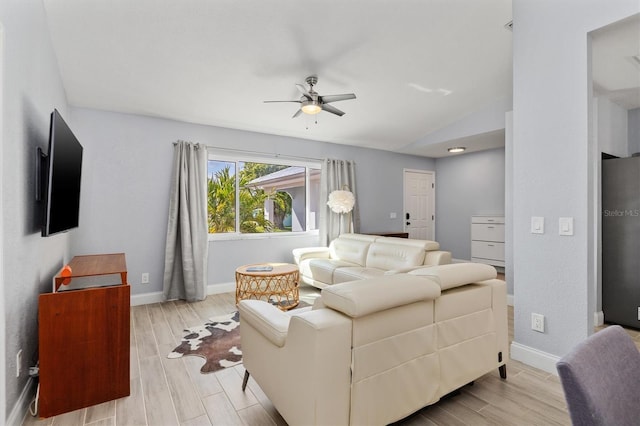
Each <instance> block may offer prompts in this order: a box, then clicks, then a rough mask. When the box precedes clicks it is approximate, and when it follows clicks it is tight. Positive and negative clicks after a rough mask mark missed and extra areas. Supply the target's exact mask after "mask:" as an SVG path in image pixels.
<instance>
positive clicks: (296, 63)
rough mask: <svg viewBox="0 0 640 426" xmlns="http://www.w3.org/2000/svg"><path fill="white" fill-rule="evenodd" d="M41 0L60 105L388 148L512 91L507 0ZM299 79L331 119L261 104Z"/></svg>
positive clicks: (282, 96) (288, 95) (281, 96)
mask: <svg viewBox="0 0 640 426" xmlns="http://www.w3.org/2000/svg"><path fill="white" fill-rule="evenodd" d="M44 4H45V8H46V13H47V18H48V22H49V28H50V32H51V37H52V41H53V47H54V50H55V52H56V54H57V57H58V62H59V65H60V71H61V74H62V80H63V84H64V87H65V90H66V93H67V97H68V100H69V103H70V104H71V105H73V106H79V107H87V108H97V109H104V110H109V111H119V112H126V113H134V114H143V115H149V116H157V117H164V118H170V119H175V120H181V121H186V122H192V123H200V124H208V125H214V126H223V127H229V128H235V129H243V130H250V131H256V132H263V133H271V134H277V135H288V136H295V137H299V138H307V139H313V140H320V141H327V142H334V143H341V144H351V145H357V146H361V147H370V148H377V149H384V150H391V151H400V150H401V149H402V148H403V147H407V146H408V145H410V144H412V143H413V142H415V141H416V140H419V139H420V138H422V137H424V136H426V135H428V134H430V133H431V132H433V131H435V130H438V129H439V128H442V127H444V126H447V125H449V124H451V123H454V122H456V121H458V120H459V119H461V118H463V117H465V116H467V115H468V114H470V113H472V112H473V111H476V110H478V109H479V108H482V107H484V106H486V105H488V104H491V103H492V102H494V101H496V100H497V99H501V98H510V97H511V86H512V83H511V81H512V79H511V68H512V67H511V56H512V55H511V38H512V33H511V32H509V31H507V30H506V29H505V28H504V25H505V24H506V23H507V22H509V21H510V20H511V0H483V1H477V0H429V1H425V0H403V1H391V0H323V1H310V0H298V1H291V0H275V1H264V0H247V1H241V0H216V1H212V0H188V1H185V0H110V1H86V0H44ZM308 75H317V76H318V80H319V81H318V84H317V85H316V90H317V91H318V92H319V93H320V94H321V95H326V94H340V93H355V94H356V96H357V99H355V100H348V101H342V102H336V103H334V104H332V105H334V106H335V107H337V108H339V109H341V110H343V111H344V112H345V113H346V114H345V115H344V116H343V117H337V116H334V115H332V114H329V113H326V112H321V113H320V114H319V115H318V116H317V119H318V124H315V123H314V118H313V117H312V116H306V115H304V114H303V115H301V116H300V117H298V118H296V119H292V118H291V116H292V115H293V114H294V112H295V111H296V108H297V107H298V104H294V103H276V104H265V103H263V101H264V100H286V99H298V98H299V96H300V95H299V93H298V91H297V90H296V88H295V83H303V84H304V80H305V78H306V77H307V76H308ZM403 152H407V151H406V150H405V151H403ZM409 153H410V152H409ZM419 155H428V151H425V150H424V149H421V150H420V153H419Z"/></svg>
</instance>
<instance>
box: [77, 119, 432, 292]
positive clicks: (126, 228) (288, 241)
mask: <svg viewBox="0 0 640 426" xmlns="http://www.w3.org/2000/svg"><path fill="white" fill-rule="evenodd" d="M72 114H73V119H74V129H73V130H74V132H75V133H76V135H77V136H78V138H79V139H80V141H81V142H82V143H83V145H84V148H85V151H84V155H85V160H84V166H83V167H84V169H83V170H84V175H83V182H82V198H81V206H80V229H79V230H78V232H77V234H76V238H74V240H73V245H72V252H73V254H81V253H101V252H107V253H108V252H125V253H126V255H127V267H128V270H129V282H130V284H131V285H132V294H133V295H141V294H145V293H153V292H160V291H162V275H163V270H164V249H165V246H164V244H165V236H166V224H167V211H168V199H169V182H170V173H171V164H172V155H173V145H172V143H173V142H174V141H176V140H178V139H183V140H188V141H192V142H199V143H203V144H205V145H209V146H216V147H223V148H235V149H241V150H255V151H257V152H267V153H278V154H283V155H294V156H303V157H308V158H324V157H330V158H343V159H347V160H355V161H356V173H357V177H356V181H357V197H358V205H359V208H360V230H361V232H368V231H381V230H388V231H400V230H402V219H401V216H402V215H401V212H402V203H403V199H402V178H403V168H413V169H423V170H434V162H433V160H431V159H427V158H422V157H414V156H408V155H401V154H392V153H390V152H386V151H379V150H370V149H362V148H356V147H348V146H343V145H336V144H329V143H323V142H316V141H309V140H302V139H293V138H287V137H280V136H272V135H265V134H260V133H252V132H245V131H239V130H231V129H224V128H218V127H210V126H201V125H195V124H188V123H182V122H176V121H171V120H164V119H158V118H150V117H142V116H135V115H127V114H116V113H109V112H102V111H95V110H89V109H73V111H72ZM382 165H384V166H382ZM390 212H398V217H397V219H389V213H390ZM317 243H318V239H317V237H312V236H297V237H291V236H289V237H271V238H269V237H265V238H258V239H250V240H232V241H212V242H211V243H210V245H209V284H210V285H211V284H226V283H229V282H233V281H234V271H235V268H236V267H237V266H238V265H241V264H245V263H252V262H263V261H265V260H272V261H291V260H292V259H291V249H293V248H295V247H304V246H309V245H317ZM266 254H267V255H266ZM143 272H149V273H150V283H149V284H148V285H147V284H145V285H142V284H140V274H141V273H143Z"/></svg>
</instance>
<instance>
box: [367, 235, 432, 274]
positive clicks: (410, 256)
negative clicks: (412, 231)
mask: <svg viewBox="0 0 640 426" xmlns="http://www.w3.org/2000/svg"><path fill="white" fill-rule="evenodd" d="M399 239H400V238H399ZM408 241H410V240H408ZM424 255H425V251H424V249H423V247H422V245H420V244H394V243H388V242H386V241H384V242H380V241H376V242H374V243H372V244H371V246H370V247H369V253H368V254H367V263H366V266H367V268H377V269H382V270H384V271H388V270H390V269H402V268H407V267H410V266H419V265H422V263H423V262H424Z"/></svg>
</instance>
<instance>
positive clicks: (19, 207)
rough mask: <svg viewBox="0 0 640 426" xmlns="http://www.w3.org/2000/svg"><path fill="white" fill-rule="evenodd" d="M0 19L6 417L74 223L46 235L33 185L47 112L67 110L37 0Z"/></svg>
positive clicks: (8, 7)
mask: <svg viewBox="0 0 640 426" xmlns="http://www.w3.org/2000/svg"><path fill="white" fill-rule="evenodd" d="M0 21H1V22H2V25H3V26H4V59H3V62H4V64H3V66H4V70H3V72H4V76H3V90H4V93H3V105H2V106H3V109H2V123H3V131H2V139H3V140H2V145H3V153H2V157H1V158H0V161H2V173H3V177H2V178H3V179H2V180H3V186H2V195H1V196H2V204H3V229H4V233H3V237H2V246H3V247H2V252H3V257H2V264H3V270H4V276H3V278H2V282H0V286H2V288H3V290H4V300H3V307H4V317H3V318H2V321H3V324H7V325H8V326H7V327H4V329H5V338H4V341H3V342H2V343H1V345H0V346H1V347H2V349H0V350H2V351H4V355H5V356H4V358H5V362H4V363H3V365H2V366H1V368H2V377H3V380H2V385H0V386H2V388H0V398H2V399H4V404H2V405H3V406H4V407H5V409H3V410H2V412H1V413H0V423H5V420H6V419H7V418H8V417H9V416H10V415H11V413H12V411H13V409H14V407H15V406H16V403H17V402H18V400H19V396H20V394H21V392H22V391H23V389H24V388H25V386H26V385H27V382H28V372H27V368H28V367H29V366H32V365H35V363H36V361H37V359H38V357H37V355H38V354H37V351H38V329H37V313H38V295H39V294H40V293H43V292H50V291H51V278H52V277H53V275H54V273H55V271H56V270H57V269H58V268H59V267H61V266H62V265H63V264H64V263H65V261H67V260H68V256H67V254H68V246H69V239H70V238H72V236H73V234H74V233H75V232H76V231H72V232H70V233H68V234H63V235H57V236H54V237H49V238H42V237H41V236H40V215H39V214H38V213H39V210H38V206H37V205H36V202H35V190H34V189H35V185H34V184H35V167H34V165H35V155H36V147H42V148H45V151H46V148H47V144H48V135H49V114H50V113H51V111H52V110H53V109H54V107H55V108H58V109H59V110H60V111H61V113H62V114H63V116H65V118H68V114H67V109H66V99H65V94H64V91H63V88H62V84H61V81H60V76H59V74H58V67H57V62H56V59H55V57H54V54H53V49H52V47H51V42H50V39H49V34H48V31H47V24H46V22H45V15H44V9H43V6H42V1H39V0H27V1H10V2H6V1H3V2H1V3H0ZM71 124H73V123H71ZM20 349H22V357H23V363H22V374H21V376H20V377H18V378H16V354H17V352H18V350H20ZM21 402H23V403H25V402H26V403H28V402H29V401H21ZM17 411H20V410H19V409H18V410H17ZM13 412H14V413H15V411H13ZM11 420H12V421H13V420H16V419H11ZM17 420H18V421H19V420H21V419H17Z"/></svg>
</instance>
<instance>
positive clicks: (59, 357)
mask: <svg viewBox="0 0 640 426" xmlns="http://www.w3.org/2000/svg"><path fill="white" fill-rule="evenodd" d="M130 303H131V302H130V287H129V286H128V285H117V286H111V287H102V288H91V289H85V290H76V291H67V292H62V293H51V294H41V295H40V299H39V308H38V310H39V312H38V321H39V333H38V334H39V346H40V349H39V350H40V354H39V356H40V410H39V411H40V416H41V417H50V416H55V415H57V414H61V413H66V412H69V411H73V410H77V409H79V408H84V407H88V406H90V405H96V404H99V403H102V402H106V401H110V400H113V399H117V398H120V397H123V396H127V395H129V385H130V381H129V348H130V341H129V321H130V318H129V311H130Z"/></svg>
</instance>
